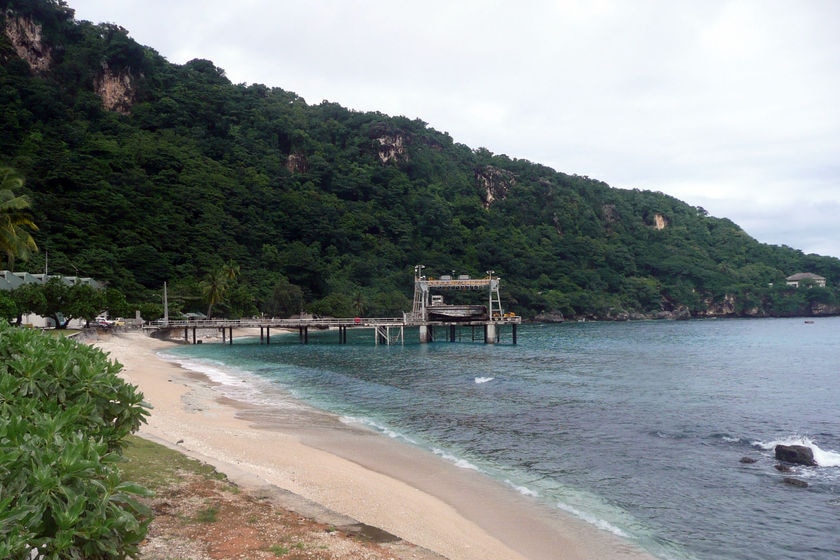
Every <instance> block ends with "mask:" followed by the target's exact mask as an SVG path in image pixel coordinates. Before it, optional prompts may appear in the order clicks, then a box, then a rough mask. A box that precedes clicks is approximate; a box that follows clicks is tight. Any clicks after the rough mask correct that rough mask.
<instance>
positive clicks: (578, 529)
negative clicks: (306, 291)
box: [91, 332, 654, 560]
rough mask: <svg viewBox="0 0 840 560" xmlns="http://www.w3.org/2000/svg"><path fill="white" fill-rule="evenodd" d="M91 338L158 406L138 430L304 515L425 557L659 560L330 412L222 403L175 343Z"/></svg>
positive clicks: (125, 336) (124, 336) (137, 336)
mask: <svg viewBox="0 0 840 560" xmlns="http://www.w3.org/2000/svg"><path fill="white" fill-rule="evenodd" d="M235 334H237V335H238V336H242V335H243V334H245V335H248V334H250V333H242V332H240V333H235ZM91 343H92V344H93V345H94V346H96V347H98V348H100V349H102V350H103V351H105V352H107V353H109V354H110V358H111V359H112V360H117V361H119V362H120V363H121V364H123V371H122V372H121V376H122V377H123V378H124V379H126V380H127V381H128V382H130V383H132V384H134V385H137V386H138V387H139V388H140V390H141V391H142V392H143V393H144V396H145V400H146V402H148V403H150V405H151V406H152V409H151V411H150V412H151V414H150V416H149V418H148V423H147V424H144V425H143V426H142V427H141V429H140V431H139V432H138V434H137V435H139V436H141V437H144V438H147V439H150V440H152V441H155V442H157V443H162V444H164V445H166V446H168V447H170V448H173V449H176V450H178V451H180V452H182V453H184V454H186V455H188V456H191V457H194V458H197V459H200V460H202V461H205V462H207V463H209V464H211V465H213V466H214V467H215V468H216V469H217V470H219V471H220V472H222V473H224V474H226V475H227V476H228V477H229V478H230V479H231V480H233V481H235V482H236V483H237V484H239V485H240V486H242V487H243V488H244V489H246V490H249V491H255V492H259V493H268V494H271V497H273V498H275V499H278V500H282V501H283V502H284V503H282V504H281V505H283V506H284V507H287V508H288V509H292V510H294V511H298V512H299V513H301V514H303V515H307V516H311V517H314V518H319V517H320V518H321V519H325V518H329V519H328V520H327V522H329V523H334V522H335V521H334V520H341V521H343V522H344V523H342V524H347V522H351V523H352V522H354V521H355V522H357V523H362V524H365V525H367V526H370V527H375V528H378V529H380V530H382V531H385V532H387V533H390V534H392V535H394V536H396V537H398V538H399V539H402V540H403V541H404V542H406V543H410V544H413V545H415V546H418V547H421V548H422V549H425V551H428V552H429V554H427V555H426V556H422V557H423V558H434V557H435V555H439V557H444V558H448V559H450V560H495V559H498V560H549V559H556V558H564V559H568V560H578V559H580V560H588V559H596V558H616V559H623V558H626V559H639V560H641V559H647V560H652V559H653V558H654V557H653V556H652V555H650V554H649V553H647V552H645V551H643V550H642V549H640V548H639V547H637V546H636V545H635V544H633V543H632V542H630V541H626V540H623V539H621V538H619V537H617V536H615V535H612V534H610V533H607V532H605V531H602V530H599V529H597V528H596V527H594V526H592V525H590V524H588V523H586V522H584V521H582V520H579V519H577V518H575V517H572V516H571V515H568V514H565V513H564V512H561V511H559V510H554V509H550V508H548V507H545V506H541V505H540V504H538V503H537V502H536V500H533V499H531V498H528V497H527V496H524V495H522V494H520V493H518V492H516V491H515V490H514V489H512V488H509V487H506V486H504V485H503V484H501V483H499V482H497V481H494V480H492V479H490V478H489V477H487V476H485V475H482V474H480V473H477V472H474V471H471V470H467V469H463V468H459V467H457V466H455V465H453V464H451V463H449V462H447V461H446V460H444V459H443V458H441V457H438V456H437V455H434V454H432V453H431V452H428V451H425V450H422V449H419V448H416V447H413V446H411V445H409V444H407V443H402V442H399V441H396V440H392V439H390V438H388V437H386V436H383V435H381V434H378V433H376V432H373V431H371V430H367V429H365V428H362V427H357V426H354V425H348V424H345V423H343V422H341V421H340V419H339V418H337V417H336V416H334V415H332V414H330V413H327V412H321V411H317V410H315V409H311V408H305V407H300V408H289V407H285V408H284V407H280V408H277V407H270V406H266V405H258V404H250V403H247V402H241V401H237V400H234V399H231V398H229V397H225V396H222V395H220V394H219V393H218V392H216V391H214V389H213V387H214V385H215V383H214V382H213V381H211V380H210V379H209V378H207V377H206V376H204V375H203V374H201V373H200V372H195V371H191V370H188V369H185V368H182V367H180V366H179V365H178V364H176V363H173V362H170V361H167V360H165V359H163V358H161V357H159V356H158V355H157V353H158V352H160V351H163V350H165V349H166V348H168V347H171V345H172V344H174V343H173V342H170V341H162V340H157V339H154V338H151V337H147V336H145V335H144V334H142V333H136V332H128V333H119V334H109V335H105V336H103V337H101V338H100V339H99V340H97V341H91ZM413 551H414V553H417V552H419V551H418V550H417V549H413ZM414 557H416V556H414Z"/></svg>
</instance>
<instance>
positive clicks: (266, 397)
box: [158, 352, 308, 410]
mask: <svg viewBox="0 0 840 560" xmlns="http://www.w3.org/2000/svg"><path fill="white" fill-rule="evenodd" d="M158 357H159V358H161V359H162V360H166V361H167V362H170V363H173V364H176V365H178V366H179V367H181V368H183V369H185V370H187V371H191V372H194V373H198V374H201V375H203V376H205V377H206V378H207V379H209V380H210V381H211V382H212V383H214V384H216V386H214V387H212V390H215V391H218V392H220V393H221V394H223V395H224V396H226V397H229V398H232V399H234V400H238V401H241V402H246V403H251V404H256V405H270V406H272V407H275V408H285V409H294V410H299V409H305V408H308V407H307V406H306V405H305V404H304V403H303V402H301V401H300V400H299V399H298V398H297V397H296V396H295V395H294V394H293V392H291V391H284V390H282V389H280V387H279V386H278V385H277V384H276V383H272V382H271V381H270V380H267V379H265V378H264V377H261V376H259V375H257V374H256V373H253V372H251V371H249V370H247V369H244V368H242V367H234V366H230V365H227V364H224V363H222V362H219V361H217V360H212V359H208V358H193V357H190V358H185V357H183V356H177V355H173V354H168V353H166V352H160V353H158Z"/></svg>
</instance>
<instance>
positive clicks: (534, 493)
mask: <svg viewBox="0 0 840 560" xmlns="http://www.w3.org/2000/svg"><path fill="white" fill-rule="evenodd" d="M505 484H507V485H508V486H510V487H511V488H513V489H514V490H516V491H517V492H519V493H520V494H522V495H523V496H530V497H532V498H539V497H540V493H539V492H537V491H536V490H531V489H530V488H528V487H527V486H521V485H519V484H515V483H514V482H513V481H511V480H510V479H505Z"/></svg>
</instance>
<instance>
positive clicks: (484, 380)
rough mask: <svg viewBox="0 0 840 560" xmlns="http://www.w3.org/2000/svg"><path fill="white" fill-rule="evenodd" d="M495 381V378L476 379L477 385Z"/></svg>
mask: <svg viewBox="0 0 840 560" xmlns="http://www.w3.org/2000/svg"><path fill="white" fill-rule="evenodd" d="M494 379H496V378H495V377H476V378H475V382H476V383H487V382H488V381H493V380H494Z"/></svg>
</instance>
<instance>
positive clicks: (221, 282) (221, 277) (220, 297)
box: [201, 260, 239, 319]
mask: <svg viewBox="0 0 840 560" xmlns="http://www.w3.org/2000/svg"><path fill="white" fill-rule="evenodd" d="M237 276H239V265H238V264H236V263H235V262H234V261H232V260H229V261H228V262H226V263H225V264H223V265H221V266H220V267H219V268H217V269H216V270H213V271H211V272H208V273H207V276H205V277H204V280H203V281H202V282H201V292H202V295H203V296H204V299H205V300H207V318H208V319H209V318H210V317H212V313H213V306H214V305H216V304H217V303H220V302H222V301H224V299H225V295H226V294H227V291H228V286H229V284H230V282H233V281H234V280H236V277H237Z"/></svg>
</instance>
